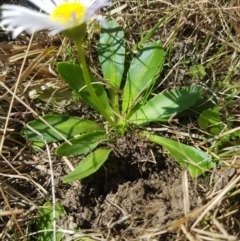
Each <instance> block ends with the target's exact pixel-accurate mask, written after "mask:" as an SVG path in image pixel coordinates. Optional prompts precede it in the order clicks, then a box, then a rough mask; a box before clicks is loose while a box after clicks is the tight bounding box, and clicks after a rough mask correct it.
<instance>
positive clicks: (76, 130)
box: [21, 115, 104, 143]
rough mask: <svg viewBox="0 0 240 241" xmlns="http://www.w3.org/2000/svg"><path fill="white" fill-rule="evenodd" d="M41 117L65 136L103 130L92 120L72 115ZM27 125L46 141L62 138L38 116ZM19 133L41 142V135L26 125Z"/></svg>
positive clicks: (32, 140) (31, 140) (33, 140)
mask: <svg viewBox="0 0 240 241" xmlns="http://www.w3.org/2000/svg"><path fill="white" fill-rule="evenodd" d="M42 118H43V119H44V120H45V121H47V122H48V123H49V124H50V125H51V126H52V127H53V128H54V129H56V130H57V131H58V132H60V133H61V134H62V135H63V136H64V137H66V138H68V137H72V136H75V135H77V134H80V133H84V132H90V131H95V130H104V128H103V127H101V126H100V125H98V124H97V123H96V122H94V121H90V120H84V119H81V118H78V117H73V116H67V115H45V116H43V117H42ZM28 125H29V126H31V127H32V128H33V129H34V130H36V131H38V132H39V133H41V134H42V136H43V138H44V140H45V141H46V142H47V143H50V142H55V141H61V140H62V137H61V136H59V135H58V134H57V133H56V131H55V130H53V129H51V128H50V127H48V126H47V125H46V124H45V123H43V122H42V121H41V120H40V119H39V118H37V119H35V120H34V121H30V122H29V123H28ZM21 134H22V135H23V136H24V137H26V138H27V139H28V140H29V141H30V142H43V139H42V136H39V135H38V134H37V133H35V132H33V131H32V130H30V129H28V128H27V127H26V128H24V129H23V130H22V132H21Z"/></svg>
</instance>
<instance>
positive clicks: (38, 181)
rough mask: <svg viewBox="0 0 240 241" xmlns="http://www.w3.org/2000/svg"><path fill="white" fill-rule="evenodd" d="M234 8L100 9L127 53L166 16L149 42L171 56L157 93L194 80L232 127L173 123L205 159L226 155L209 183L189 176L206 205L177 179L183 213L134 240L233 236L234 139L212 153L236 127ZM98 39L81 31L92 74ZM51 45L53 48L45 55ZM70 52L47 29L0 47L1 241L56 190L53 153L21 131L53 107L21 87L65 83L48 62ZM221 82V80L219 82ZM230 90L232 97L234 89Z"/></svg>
mask: <svg viewBox="0 0 240 241" xmlns="http://www.w3.org/2000/svg"><path fill="white" fill-rule="evenodd" d="M239 2H240V1H239V0H231V1H224V0H221V1H219V0H208V1H203V0H199V1H188V0H182V1H167V0H166V1H164V0H139V1H137V0H126V1H125V0H122V1H120V0H114V1H113V4H112V6H111V7H109V8H108V9H107V10H106V11H105V14H107V15H111V16H113V18H114V19H116V20H117V21H118V22H119V23H120V24H121V26H122V27H123V28H124V29H125V31H126V41H127V45H128V48H129V49H131V48H132V47H134V46H135V45H136V44H137V43H138V42H139V40H140V39H141V38H142V37H143V36H144V35H145V34H146V33H148V31H149V30H150V29H151V28H152V27H153V26H154V24H155V23H156V22H157V21H158V20H159V19H160V18H162V17H164V16H166V15H167V18H166V20H165V21H164V23H163V24H162V26H161V27H160V28H159V29H158V30H157V31H156V32H155V33H154V35H153V36H152V38H153V39H160V40H161V41H162V42H163V45H164V48H165V49H166V50H167V51H168V53H169V58H168V63H167V66H166V68H165V72H164V74H163V80H162V82H161V89H169V88H174V87H181V86H185V85H195V84H198V85H201V86H204V87H205V89H206V92H207V93H208V94H209V96H210V97H214V98H215V100H218V101H219V102H218V103H219V105H221V106H222V116H223V119H224V118H225V117H227V116H232V117H233V120H232V125H231V127H230V128H228V129H227V130H226V131H224V130H223V132H222V133H221V134H219V135H217V136H215V137H212V136H211V135H210V134H209V133H206V132H205V133H204V131H203V130H200V129H199V127H198V124H197V122H196V121H195V120H189V121H187V122H185V124H186V125H185V126H178V127H176V128H177V133H178V136H179V135H180V137H181V138H183V139H185V140H186V141H187V142H189V143H191V144H193V145H195V146H197V147H201V148H203V149H206V150H207V149H208V148H210V147H211V150H213V153H212V154H213V155H215V156H217V157H219V156H220V155H221V154H223V153H226V152H227V151H228V152H227V154H226V155H224V156H223V157H221V158H220V160H221V163H220V164H221V165H220V166H219V168H216V170H212V174H211V175H212V181H211V180H210V181H209V182H206V181H205V182H204V183H203V184H201V183H202V181H200V180H201V179H200V180H196V185H197V186H199V188H200V189H202V193H203V194H204V195H202V196H201V197H199V198H201V199H204V200H203V201H202V207H200V208H197V209H196V210H190V209H189V199H188V180H187V175H186V174H185V173H184V178H183V180H184V181H183V188H184V194H185V195H184V203H185V206H184V207H183V209H184V213H185V216H184V217H181V218H179V219H178V220H175V221H174V222H173V223H172V224H170V225H169V226H168V227H167V228H165V229H163V230H156V229H155V228H154V227H152V230H150V229H148V230H147V231H146V232H145V234H144V235H142V236H140V237H139V240H157V238H156V237H158V235H160V234H162V233H167V232H169V231H171V230H173V229H174V230H177V233H178V235H177V236H176V239H175V240H189V241H192V240H194V241H195V240H199V241H200V240H239V239H240V234H239V232H240V222H239V215H240V211H239V207H240V203H239V190H240V187H239V185H240V180H239V179H240V176H239V171H238V169H239V163H240V162H239V160H240V159H239V138H238V139H237V140H235V141H234V140H232V141H229V142H228V143H227V145H226V146H225V149H222V150H219V151H218V153H214V148H213V147H214V143H216V141H217V140H220V139H221V138H223V137H224V136H226V135H227V134H229V133H231V134H233V133H236V132H237V131H238V130H239V129H240V127H239V124H238V123H239V91H238V90H239V85H240V84H239V78H240V71H239V63H240V61H239V52H240V46H239V36H240V27H239V22H240V3H239ZM3 37H4V36H3ZM8 37H9V36H8ZM97 37H98V31H97V30H96V31H90V32H89V39H90V40H89V42H90V44H89V45H88V47H87V50H86V51H88V53H89V58H88V61H89V63H90V66H94V67H92V71H93V72H95V73H96V74H99V75H100V74H101V73H99V68H98V64H96V41H97V40H96V39H97ZM5 39H6V36H5ZM52 46H54V47H55V48H53V49H52V48H51V47H52ZM69 46H70V43H69V42H68V41H67V40H66V39H63V38H62V37H61V36H56V37H55V38H54V39H50V38H48V37H47V34H46V33H45V32H42V33H37V34H35V35H34V36H29V35H28V34H26V33H24V34H21V36H19V37H18V39H17V40H16V41H12V40H10V39H8V41H4V42H2V43H0V60H1V66H0V67H1V81H0V93H1V97H0V137H1V138H0V141H1V142H0V153H1V156H0V202H1V209H0V220H1V221H0V230H1V232H0V239H1V240H14V238H13V237H14V235H13V231H14V232H16V233H18V235H19V239H18V240H27V237H26V235H27V234H28V233H29V230H28V226H29V224H30V223H31V220H34V215H35V214H36V210H37V209H38V208H39V206H40V205H42V204H43V202H44V200H53V203H54V202H55V200H54V189H53V192H52V189H51V187H52V186H53V184H54V183H53V181H54V177H53V172H52V169H51V168H50V166H51V162H52V161H53V160H54V161H55V159H56V157H55V156H54V147H53V146H50V147H48V148H49V150H48V152H47V151H41V150H38V151H33V150H32V149H31V147H30V146H29V145H28V144H27V143H25V141H24V140H23V139H22V138H21V136H20V134H19V132H20V130H21V128H22V127H23V126H24V125H25V124H26V123H27V122H28V121H29V120H32V119H34V118H35V117H37V116H39V115H43V114H46V113H49V112H51V111H52V106H51V105H48V104H46V105H45V104H44V105H43V104H40V105H36V101H33V100H32V99H31V98H30V97H29V92H28V91H27V90H28V89H29V88H30V89H32V90H34V91H35V92H38V91H41V88H46V87H47V86H48V87H49V86H53V87H54V88H59V87H64V84H63V83H62V81H61V80H60V79H59V77H58V76H57V74H56V71H55V69H54V61H55V60H56V59H57V60H64V59H66V58H67V57H68V56H66V55H65V53H66V49H67V48H68V47H69ZM73 48H74V47H73ZM186 60H190V62H191V63H192V64H201V65H203V66H204V67H205V70H206V73H207V75H206V76H205V77H204V79H203V80H200V79H198V78H195V79H194V78H193V77H192V76H191V75H190V74H189V66H188V65H187V64H185V63H184V61H186ZM220 82H221V83H224V84H223V85H222V86H220V85H219V83H220ZM217 83H218V84H217ZM232 89H235V90H236V91H235V92H232ZM231 93H233V94H232V96H231V105H229V104H226V103H225V101H226V98H227V97H229V95H231ZM223 124H226V125H227V123H223ZM176 128H175V130H174V134H176ZM191 133H195V134H197V135H202V134H205V137H206V136H209V139H205V140H204V141H202V140H201V139H199V138H198V137H197V138H194V137H192V135H191ZM169 134H170V135H172V134H171V133H169ZM209 143H212V144H213V145H212V146H211V145H210V144H209ZM59 161H60V162H61V165H63V166H64V165H66V166H68V167H70V169H72V164H71V163H70V162H69V160H64V159H60V160H58V162H59ZM56 166H57V164H56V162H55V167H56ZM229 172H232V173H230V174H229ZM217 176H218V177H217ZM55 178H56V177H55ZM57 178H58V177H57ZM216 180H217V181H216ZM206 183H207V184H206ZM40 197H41V199H40ZM69 232H72V234H73V237H74V236H75V237H81V235H82V234H81V233H78V232H75V231H69ZM182 235H183V236H184V237H185V238H184V239H182V237H183V236H182ZM88 236H90V237H92V239H93V240H106V239H105V238H106V237H103V236H102V235H101V233H100V232H99V231H94V230H93V232H92V233H91V234H88ZM180 237H181V238H180ZM72 239H73V238H72ZM68 240H69V239H68ZM112 240H114V238H112ZM129 240H131V237H129ZM159 240H160V239H159Z"/></svg>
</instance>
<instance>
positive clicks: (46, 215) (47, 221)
mask: <svg viewBox="0 0 240 241" xmlns="http://www.w3.org/2000/svg"><path fill="white" fill-rule="evenodd" d="M55 210H56V221H57V220H58V219H59V218H60V216H61V215H63V214H66V212H65V210H64V207H63V206H62V205H61V204H56V207H55ZM52 215H53V207H52V206H51V203H49V202H47V203H45V204H44V205H43V206H42V207H40V209H39V210H38V213H37V218H36V231H44V230H46V231H44V232H39V233H38V234H37V241H52V240H53V232H52V231H47V230H49V229H53V217H52ZM62 237H63V233H61V232H57V233H56V240H57V241H60V240H61V239H62Z"/></svg>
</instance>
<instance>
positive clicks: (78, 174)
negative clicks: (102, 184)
mask: <svg viewBox="0 0 240 241" xmlns="http://www.w3.org/2000/svg"><path fill="white" fill-rule="evenodd" d="M111 151H112V150H111V149H107V148H102V149H98V150H96V151H94V152H92V153H90V154H89V155H88V156H87V157H85V158H84V159H83V160H82V161H81V162H80V164H79V165H78V166H77V167H76V168H75V169H74V171H72V172H70V173H69V174H68V175H66V176H64V177H63V182H64V183H68V182H73V181H76V180H81V179H83V178H85V177H87V176H89V175H91V174H93V173H94V172H96V171H97V170H98V169H99V168H100V167H101V166H102V165H103V164H104V162H105V161H106V160H107V158H108V156H109V154H110V152H111Z"/></svg>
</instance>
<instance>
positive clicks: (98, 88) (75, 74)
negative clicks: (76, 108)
mask: <svg viewBox="0 0 240 241" xmlns="http://www.w3.org/2000/svg"><path fill="white" fill-rule="evenodd" d="M57 70H58V73H59V74H60V76H61V77H62V78H63V79H64V81H65V82H66V83H67V84H68V85H69V87H70V88H71V89H72V90H74V92H75V93H76V94H77V95H78V96H79V97H80V98H81V99H82V100H83V101H84V102H85V103H86V104H87V105H89V106H91V107H92V108H93V109H95V110H97V111H98V108H97V106H96V105H95V103H94V101H93V100H92V97H91V96H90V94H89V92H88V89H87V87H86V84H85V81H84V77H83V73H82V69H81V68H80V67H79V66H77V65H74V64H70V63H58V64H57ZM89 74H90V79H91V82H92V83H93V84H92V86H93V89H94V91H95V93H96V95H97V96H98V98H99V100H100V101H101V103H102V105H103V107H104V108H105V110H106V111H107V112H108V113H109V115H113V113H112V108H111V106H110V104H109V100H108V96H107V93H106V91H105V89H104V87H103V84H102V83H101V82H100V81H98V80H97V79H96V78H95V77H94V76H93V75H92V74H91V73H89Z"/></svg>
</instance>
